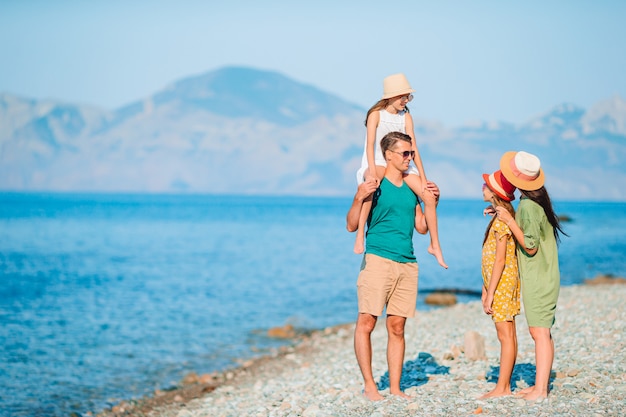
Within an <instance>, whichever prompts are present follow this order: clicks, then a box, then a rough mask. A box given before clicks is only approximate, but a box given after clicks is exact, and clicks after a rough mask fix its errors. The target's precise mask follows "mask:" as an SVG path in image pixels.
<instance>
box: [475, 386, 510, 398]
mask: <svg viewBox="0 0 626 417" xmlns="http://www.w3.org/2000/svg"><path fill="white" fill-rule="evenodd" d="M508 395H511V390H510V389H509V390H500V389H495V388H494V389H493V390H492V391H489V392H488V393H486V394H483V395H482V396H480V397H478V399H479V400H486V399H487V398H497V397H506V396H508Z"/></svg>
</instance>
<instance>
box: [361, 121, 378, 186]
mask: <svg viewBox="0 0 626 417" xmlns="http://www.w3.org/2000/svg"><path fill="white" fill-rule="evenodd" d="M379 121H380V113H379V112H377V111H373V112H371V113H370V115H369V116H368V117H367V126H366V129H367V136H366V138H367V141H366V144H365V146H366V147H367V148H366V152H367V178H365V179H366V180H367V179H368V178H372V179H375V180H376V182H378V176H377V175H376V158H375V156H374V152H376V128H377V127H378V122H379Z"/></svg>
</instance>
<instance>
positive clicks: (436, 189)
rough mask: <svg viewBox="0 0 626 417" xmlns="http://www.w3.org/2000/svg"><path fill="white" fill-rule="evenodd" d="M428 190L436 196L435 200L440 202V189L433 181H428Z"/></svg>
mask: <svg viewBox="0 0 626 417" xmlns="http://www.w3.org/2000/svg"><path fill="white" fill-rule="evenodd" d="M426 190H427V191H430V192H431V193H432V194H433V195H434V196H435V200H436V201H439V194H440V192H439V187H438V186H437V184H435V183H434V182H432V181H426Z"/></svg>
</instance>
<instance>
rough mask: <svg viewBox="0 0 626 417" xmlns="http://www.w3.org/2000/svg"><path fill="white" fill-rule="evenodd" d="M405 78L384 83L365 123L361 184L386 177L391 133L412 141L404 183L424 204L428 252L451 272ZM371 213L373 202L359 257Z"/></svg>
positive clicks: (367, 205) (357, 247)
mask: <svg viewBox="0 0 626 417" xmlns="http://www.w3.org/2000/svg"><path fill="white" fill-rule="evenodd" d="M414 91H415V90H413V89H412V88H411V86H410V84H409V82H408V80H407V79H406V77H405V76H404V74H394V75H390V76H388V77H386V78H385V79H384V80H383V96H382V98H381V99H380V100H379V101H378V102H377V103H376V104H374V105H373V106H372V107H371V108H370V109H369V111H368V112H367V116H366V119H365V126H366V128H367V134H366V140H365V148H364V150H363V158H362V161H361V168H360V169H359V170H358V172H357V182H358V183H359V184H361V183H362V182H364V181H372V182H375V183H376V184H379V183H380V180H381V179H382V178H383V176H384V172H385V167H386V166H387V163H386V161H385V158H384V157H383V154H382V152H381V149H380V140H381V139H382V138H383V137H384V136H385V135H386V134H387V133H389V132H402V133H405V134H407V135H409V136H410V137H411V140H412V142H413V143H412V150H411V151H410V152H409V151H407V152H404V153H403V155H402V157H403V158H405V159H412V160H413V162H414V164H415V165H413V164H411V166H410V167H409V169H408V170H407V172H405V174H406V175H405V178H404V181H405V182H406V184H407V185H408V186H409V187H410V188H411V190H412V191H413V192H414V193H415V194H416V195H417V196H418V197H419V198H420V199H421V200H422V201H423V202H424V216H425V219H426V224H427V225H428V230H429V232H430V246H429V247H428V252H429V253H430V254H431V255H433V256H435V258H437V262H439V264H440V265H441V266H442V267H444V268H447V267H448V266H447V265H446V263H445V261H444V259H443V252H442V250H441V246H440V244H439V231H438V227H437V198H436V197H435V196H434V195H433V194H432V193H431V192H430V191H428V190H427V188H426V184H427V179H426V173H425V171H424V167H423V165H422V159H421V157H420V154H419V152H418V150H417V145H416V142H415V133H414V129H413V118H412V117H411V115H410V114H409V109H408V108H407V107H406V105H407V103H408V102H410V101H411V100H412V99H413V95H412V94H411V93H412V92H414ZM370 210H371V199H368V200H367V201H366V202H364V204H363V208H362V211H361V216H360V218H359V226H358V230H357V236H356V242H355V244H354V252H355V253H363V250H364V248H365V244H364V242H365V225H366V223H367V218H368V216H369V212H370Z"/></svg>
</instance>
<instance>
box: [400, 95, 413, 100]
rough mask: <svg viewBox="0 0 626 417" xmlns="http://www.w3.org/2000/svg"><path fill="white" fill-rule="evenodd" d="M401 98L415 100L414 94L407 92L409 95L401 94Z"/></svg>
mask: <svg viewBox="0 0 626 417" xmlns="http://www.w3.org/2000/svg"><path fill="white" fill-rule="evenodd" d="M400 100H406V101H411V100H413V94H407V95H404V96H400Z"/></svg>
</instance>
